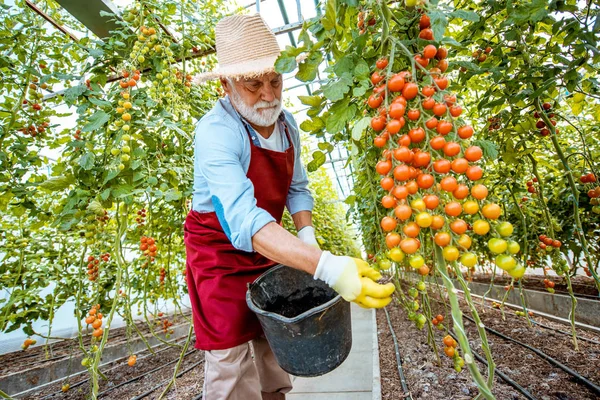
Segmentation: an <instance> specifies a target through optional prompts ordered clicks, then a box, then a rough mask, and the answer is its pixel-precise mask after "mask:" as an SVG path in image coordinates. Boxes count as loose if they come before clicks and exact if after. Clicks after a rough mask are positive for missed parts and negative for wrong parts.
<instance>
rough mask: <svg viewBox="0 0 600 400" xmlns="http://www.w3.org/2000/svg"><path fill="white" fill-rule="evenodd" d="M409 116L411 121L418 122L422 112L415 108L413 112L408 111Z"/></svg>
mask: <svg viewBox="0 0 600 400" xmlns="http://www.w3.org/2000/svg"><path fill="white" fill-rule="evenodd" d="M407 116H408V119H410V120H411V121H416V120H418V119H419V117H420V116H421V111H419V110H418V109H416V108H413V109H411V110H408V114H407Z"/></svg>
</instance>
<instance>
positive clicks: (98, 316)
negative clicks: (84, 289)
mask: <svg viewBox="0 0 600 400" xmlns="http://www.w3.org/2000/svg"><path fill="white" fill-rule="evenodd" d="M85 323H86V324H88V325H92V328H94V331H93V332H92V336H93V337H94V338H96V339H98V338H100V337H101V336H102V334H103V333H104V331H103V330H102V313H100V304H96V305H95V306H93V307H92V308H91V309H90V311H89V312H88V316H87V317H86V319H85Z"/></svg>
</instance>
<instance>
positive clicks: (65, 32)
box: [25, 0, 79, 43]
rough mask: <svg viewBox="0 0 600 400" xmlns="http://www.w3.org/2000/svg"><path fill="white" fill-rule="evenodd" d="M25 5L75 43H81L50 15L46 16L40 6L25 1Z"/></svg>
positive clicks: (27, 0)
mask: <svg viewBox="0 0 600 400" xmlns="http://www.w3.org/2000/svg"><path fill="white" fill-rule="evenodd" d="M25 4H27V7H29V8H31V9H32V10H33V11H35V12H36V13H37V14H38V15H39V16H40V17H42V18H44V19H45V20H46V21H48V22H50V23H51V24H52V25H53V26H54V27H55V28H56V29H58V30H59V31H61V32H62V33H64V34H65V35H67V36H68V37H70V38H71V39H72V40H73V41H74V42H76V43H78V42H79V39H77V37H75V35H73V34H72V33H71V32H69V31H68V30H67V29H65V28H64V27H63V26H62V25H60V24H59V23H58V22H56V21H55V20H54V19H52V17H50V16H49V15H48V14H46V13H45V12H43V11H42V10H40V9H39V8H38V6H36V5H35V4H33V3H32V2H31V1H29V0H25Z"/></svg>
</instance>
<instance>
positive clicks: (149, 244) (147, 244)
mask: <svg viewBox="0 0 600 400" xmlns="http://www.w3.org/2000/svg"><path fill="white" fill-rule="evenodd" d="M140 250H141V251H143V252H144V255H145V256H148V257H150V260H152V261H153V260H154V257H156V252H157V251H158V247H157V246H156V242H155V240H154V238H152V237H146V236H142V237H141V238H140Z"/></svg>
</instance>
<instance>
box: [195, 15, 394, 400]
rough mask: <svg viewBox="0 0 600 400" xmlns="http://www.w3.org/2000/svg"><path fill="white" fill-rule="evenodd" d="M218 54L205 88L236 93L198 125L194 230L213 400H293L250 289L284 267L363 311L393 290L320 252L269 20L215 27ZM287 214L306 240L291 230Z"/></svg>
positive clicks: (202, 340) (198, 314) (355, 264)
mask: <svg viewBox="0 0 600 400" xmlns="http://www.w3.org/2000/svg"><path fill="white" fill-rule="evenodd" d="M216 46H217V59H218V63H219V68H218V69H217V70H216V71H213V72H210V73H205V74H201V75H200V76H198V79H197V82H203V81H206V80H209V79H220V81H221V84H222V86H223V88H224V90H225V93H226V94H227V96H226V97H225V98H223V99H221V100H219V101H218V102H217V104H216V105H215V106H214V108H213V109H212V110H211V111H210V112H208V113H207V114H206V115H205V116H204V117H203V118H202V119H201V120H200V121H199V123H198V125H197V127H196V133H195V157H194V190H193V201H192V211H191V212H190V213H189V215H188V217H187V219H186V222H185V245H186V252H187V282H188V289H189V294H190V300H191V304H192V312H193V322H194V330H195V333H196V347H197V348H198V349H202V350H205V364H204V365H205V379H204V398H205V399H208V400H214V399H233V400H237V399H240V400H242V399H243V400H259V399H261V398H262V399H284V398H285V393H287V392H288V391H290V390H291V388H292V383H291V380H290V377H289V375H288V374H287V373H286V372H285V371H283V370H282V369H281V368H280V367H279V366H278V365H277V363H276V361H275V358H274V355H273V353H272V351H271V348H270V347H269V344H268V342H267V341H266V339H265V338H264V336H263V332H262V329H261V326H260V323H259V321H258V319H257V318H256V316H255V315H254V314H253V313H252V312H251V311H250V310H249V308H248V307H247V305H246V300H245V294H246V290H247V284H248V283H250V282H252V281H254V280H255V279H256V278H257V277H258V276H259V275H260V274H262V273H263V272H265V271H267V270H268V269H269V268H270V267H272V266H273V265H275V264H276V263H282V264H285V265H288V266H290V267H292V268H296V269H300V270H303V271H306V272H308V273H310V274H312V275H314V277H315V279H322V280H323V281H325V282H326V283H327V284H328V285H330V286H331V287H332V288H333V289H334V290H336V291H337V292H338V293H339V294H340V295H341V296H342V297H343V298H344V299H345V300H347V301H355V302H357V303H358V304H360V305H362V306H363V307H383V306H384V305H386V304H387V303H389V301H390V300H391V294H392V292H393V285H392V286H391V287H390V284H388V285H386V286H383V285H379V284H377V283H376V282H374V280H375V279H377V278H379V276H380V275H379V274H378V273H377V272H376V271H374V270H373V269H371V268H370V267H369V266H368V264H367V263H365V262H364V261H363V260H359V259H355V258H350V257H343V256H335V255H332V254H331V253H330V252H328V251H321V250H320V249H319V245H318V243H317V241H316V239H315V234H314V229H313V227H312V214H311V210H312V208H313V199H312V197H311V194H310V191H309V190H308V188H307V184H308V179H307V176H306V171H305V170H304V168H303V167H302V164H301V161H300V153H301V146H300V136H299V133H298V127H297V125H296V122H295V121H294V118H293V116H292V115H291V114H290V113H289V112H287V111H285V110H282V108H281V94H282V77H281V75H280V74H278V73H277V72H275V70H274V64H275V60H276V59H277V57H278V56H279V54H280V49H279V46H278V44H277V40H276V39H275V36H274V35H273V33H272V32H271V31H270V29H269V28H268V26H267V25H266V23H265V22H264V21H263V20H262V18H261V17H260V16H259V15H254V16H247V15H235V16H231V17H226V18H224V19H223V20H221V21H220V22H219V23H218V24H217V26H216ZM284 207H287V209H288V210H289V212H290V213H291V214H292V218H293V220H294V224H295V225H296V228H297V230H298V237H296V236H293V235H291V234H290V233H289V232H287V231H286V230H285V229H284V228H282V227H281V218H282V215H283V211H284ZM250 347H252V352H251V349H250Z"/></svg>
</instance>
